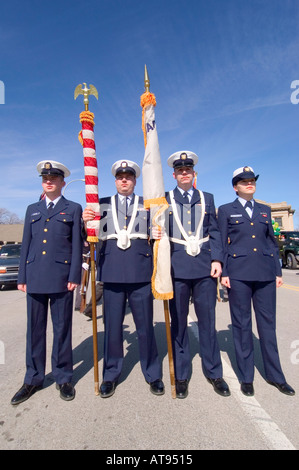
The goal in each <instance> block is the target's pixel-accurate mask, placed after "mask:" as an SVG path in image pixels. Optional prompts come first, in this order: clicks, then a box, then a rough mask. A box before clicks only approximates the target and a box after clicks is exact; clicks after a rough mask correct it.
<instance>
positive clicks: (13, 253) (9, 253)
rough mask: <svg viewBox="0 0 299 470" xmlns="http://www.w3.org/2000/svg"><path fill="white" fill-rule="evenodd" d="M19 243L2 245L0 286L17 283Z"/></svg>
mask: <svg viewBox="0 0 299 470" xmlns="http://www.w3.org/2000/svg"><path fill="white" fill-rule="evenodd" d="M20 253H21V244H20V243H18V244H9V245H3V246H2V247H1V251H0V286H1V287H2V286H8V285H17V280H18V273H19V265H20Z"/></svg>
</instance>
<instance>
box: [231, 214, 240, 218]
mask: <svg viewBox="0 0 299 470" xmlns="http://www.w3.org/2000/svg"><path fill="white" fill-rule="evenodd" d="M231 217H242V214H231Z"/></svg>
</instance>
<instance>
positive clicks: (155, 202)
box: [143, 197, 168, 210]
mask: <svg viewBox="0 0 299 470" xmlns="http://www.w3.org/2000/svg"><path fill="white" fill-rule="evenodd" d="M161 204H163V205H166V208H167V207H168V202H167V200H166V198H165V197H156V198H154V199H145V200H144V201H143V206H144V208H145V209H150V207H151V206H154V205H157V206H160V205H161ZM164 210H165V209H164Z"/></svg>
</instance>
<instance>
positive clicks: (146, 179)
mask: <svg viewBox="0 0 299 470" xmlns="http://www.w3.org/2000/svg"><path fill="white" fill-rule="evenodd" d="M155 105H156V100H155V96H154V95H153V94H152V93H150V92H146V93H144V94H143V95H142V96H141V106H142V108H143V116H142V127H143V131H144V140H145V154H144V160H143V167H142V180H143V203H144V207H145V208H146V209H150V211H151V217H152V224H153V225H157V226H159V227H161V229H162V234H163V235H162V238H161V239H160V240H155V242H154V269H153V276H152V292H153V295H154V297H155V298H156V299H163V300H167V299H172V298H173V287H172V280H171V261H170V243H169V239H168V236H167V234H166V231H165V211H166V210H167V208H168V203H167V201H166V198H165V189H164V181H163V171H162V164H161V157H160V149H159V142H158V133H157V127H156V120H155Z"/></svg>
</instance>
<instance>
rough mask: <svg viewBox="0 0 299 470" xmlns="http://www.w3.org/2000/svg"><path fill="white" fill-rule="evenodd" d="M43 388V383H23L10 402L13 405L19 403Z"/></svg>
mask: <svg viewBox="0 0 299 470" xmlns="http://www.w3.org/2000/svg"><path fill="white" fill-rule="evenodd" d="M41 388H42V385H28V384H23V385H22V387H21V388H20V390H18V391H17V393H16V394H15V395H14V396H13V397H12V399H11V402H10V403H11V404H12V405H18V404H19V403H22V402H23V401H26V400H28V398H30V397H31V395H33V394H34V393H35V392H37V390H40V389H41Z"/></svg>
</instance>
